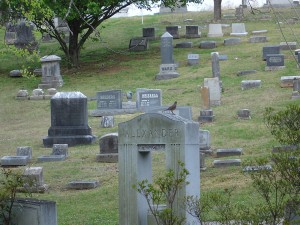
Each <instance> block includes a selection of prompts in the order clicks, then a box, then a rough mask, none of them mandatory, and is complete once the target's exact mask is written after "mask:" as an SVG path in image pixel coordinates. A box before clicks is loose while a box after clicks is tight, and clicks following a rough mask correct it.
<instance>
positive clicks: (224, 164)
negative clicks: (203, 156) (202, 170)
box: [213, 159, 241, 168]
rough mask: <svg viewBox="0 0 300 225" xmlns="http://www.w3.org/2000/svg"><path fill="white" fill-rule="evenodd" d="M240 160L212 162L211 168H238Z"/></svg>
mask: <svg viewBox="0 0 300 225" xmlns="http://www.w3.org/2000/svg"><path fill="white" fill-rule="evenodd" d="M240 165H241V160H240V159H223V160H214V161H213V166H214V167H216V168H220V167H228V166H240Z"/></svg>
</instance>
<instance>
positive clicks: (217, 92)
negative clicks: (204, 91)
mask: <svg viewBox="0 0 300 225" xmlns="http://www.w3.org/2000/svg"><path fill="white" fill-rule="evenodd" d="M204 86H205V87H208V89H209V96H210V106H218V105H221V88H220V80H219V78H218V77H214V78H204Z"/></svg>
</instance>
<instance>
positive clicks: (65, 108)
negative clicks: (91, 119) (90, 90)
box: [43, 92, 96, 147]
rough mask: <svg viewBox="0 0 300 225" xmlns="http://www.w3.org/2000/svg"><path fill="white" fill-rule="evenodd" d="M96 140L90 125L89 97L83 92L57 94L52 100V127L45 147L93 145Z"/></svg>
mask: <svg viewBox="0 0 300 225" xmlns="http://www.w3.org/2000/svg"><path fill="white" fill-rule="evenodd" d="M95 139H96V137H95V136H93V135H92V131H91V128H90V127H89V125H88V110H87V97H86V96H85V95H83V94H82V93H81V92H58V93H56V94H55V95H54V96H53V97H52V98H51V127H50V128H49V130H48V136H47V137H45V138H44V139H43V143H44V146H45V147H52V145H53V144H68V145H69V146H74V145H78V144H91V143H92V142H93V141H95Z"/></svg>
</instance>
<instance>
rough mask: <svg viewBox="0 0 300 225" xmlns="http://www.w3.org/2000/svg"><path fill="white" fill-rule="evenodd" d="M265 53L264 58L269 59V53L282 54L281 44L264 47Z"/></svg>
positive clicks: (263, 51)
mask: <svg viewBox="0 0 300 225" xmlns="http://www.w3.org/2000/svg"><path fill="white" fill-rule="evenodd" d="M262 53H263V60H264V61H266V60H267V55H268V54H280V46H279V45H273V46H264V47H263V49H262Z"/></svg>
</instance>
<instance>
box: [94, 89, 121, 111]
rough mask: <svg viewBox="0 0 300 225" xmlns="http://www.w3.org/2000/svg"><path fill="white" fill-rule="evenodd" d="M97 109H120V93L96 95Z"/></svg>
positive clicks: (117, 91)
mask: <svg viewBox="0 0 300 225" xmlns="http://www.w3.org/2000/svg"><path fill="white" fill-rule="evenodd" d="M96 99H97V109H98V110H101V109H122V91H121V90H109V91H98V92H97V93H96Z"/></svg>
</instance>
